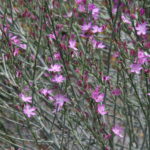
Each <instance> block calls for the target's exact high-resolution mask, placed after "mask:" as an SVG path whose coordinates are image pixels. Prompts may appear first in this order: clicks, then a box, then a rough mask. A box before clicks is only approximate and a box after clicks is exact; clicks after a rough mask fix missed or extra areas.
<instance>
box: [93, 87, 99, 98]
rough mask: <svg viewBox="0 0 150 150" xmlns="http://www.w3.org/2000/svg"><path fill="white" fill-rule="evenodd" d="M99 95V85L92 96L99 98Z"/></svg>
mask: <svg viewBox="0 0 150 150" xmlns="http://www.w3.org/2000/svg"><path fill="white" fill-rule="evenodd" d="M98 95H99V87H97V88H96V89H95V90H94V91H93V92H92V98H93V99H94V100H95V99H97V97H98Z"/></svg>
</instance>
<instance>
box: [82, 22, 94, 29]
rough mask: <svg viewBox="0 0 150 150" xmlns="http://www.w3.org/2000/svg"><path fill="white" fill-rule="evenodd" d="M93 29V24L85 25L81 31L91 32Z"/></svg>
mask: <svg viewBox="0 0 150 150" xmlns="http://www.w3.org/2000/svg"><path fill="white" fill-rule="evenodd" d="M91 27H92V23H91V22H90V23H88V24H85V23H84V24H83V25H82V26H81V30H82V31H88V30H90V29H91Z"/></svg>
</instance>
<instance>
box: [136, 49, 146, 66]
mask: <svg viewBox="0 0 150 150" xmlns="http://www.w3.org/2000/svg"><path fill="white" fill-rule="evenodd" d="M148 57H149V55H148V54H146V53H145V52H144V51H139V52H138V64H141V65H142V64H144V63H146V62H147V61H148Z"/></svg>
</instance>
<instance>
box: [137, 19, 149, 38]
mask: <svg viewBox="0 0 150 150" xmlns="http://www.w3.org/2000/svg"><path fill="white" fill-rule="evenodd" d="M146 26H147V23H146V22H144V23H141V24H138V25H137V27H135V29H136V30H137V34H138V35H145V34H146V31H147V28H146Z"/></svg>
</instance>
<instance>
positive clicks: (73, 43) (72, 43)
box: [69, 39, 78, 51]
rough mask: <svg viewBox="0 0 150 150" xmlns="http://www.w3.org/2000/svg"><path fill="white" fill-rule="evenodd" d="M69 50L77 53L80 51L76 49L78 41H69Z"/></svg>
mask: <svg viewBox="0 0 150 150" xmlns="http://www.w3.org/2000/svg"><path fill="white" fill-rule="evenodd" d="M69 48H71V49H73V50H75V51H77V50H78V49H77V48H76V40H73V39H70V40H69Z"/></svg>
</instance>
